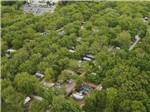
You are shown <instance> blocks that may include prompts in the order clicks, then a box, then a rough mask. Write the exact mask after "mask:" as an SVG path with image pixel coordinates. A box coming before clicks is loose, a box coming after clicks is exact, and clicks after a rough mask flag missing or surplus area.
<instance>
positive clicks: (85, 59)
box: [82, 54, 95, 61]
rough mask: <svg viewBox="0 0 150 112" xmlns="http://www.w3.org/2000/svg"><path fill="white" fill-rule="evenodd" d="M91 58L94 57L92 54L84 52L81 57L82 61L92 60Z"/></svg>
mask: <svg viewBox="0 0 150 112" xmlns="http://www.w3.org/2000/svg"><path fill="white" fill-rule="evenodd" d="M93 59H95V57H94V56H93V55H91V54H86V55H85V56H84V57H83V58H82V60H83V61H92V60H93Z"/></svg>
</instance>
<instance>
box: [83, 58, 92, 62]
mask: <svg viewBox="0 0 150 112" xmlns="http://www.w3.org/2000/svg"><path fill="white" fill-rule="evenodd" d="M83 60H86V61H91V58H88V57H83Z"/></svg>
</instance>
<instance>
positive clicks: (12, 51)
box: [7, 48, 16, 53]
mask: <svg viewBox="0 0 150 112" xmlns="http://www.w3.org/2000/svg"><path fill="white" fill-rule="evenodd" d="M14 52H16V50H15V49H12V48H10V49H7V53H14Z"/></svg>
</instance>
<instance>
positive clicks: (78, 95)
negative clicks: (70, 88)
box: [72, 92, 84, 100]
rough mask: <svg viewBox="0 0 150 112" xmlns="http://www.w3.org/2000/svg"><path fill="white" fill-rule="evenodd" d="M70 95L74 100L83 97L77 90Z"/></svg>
mask: <svg viewBox="0 0 150 112" xmlns="http://www.w3.org/2000/svg"><path fill="white" fill-rule="evenodd" d="M72 97H73V98H74V99H76V100H82V99H83V98H84V96H83V95H82V94H81V93H79V92H76V93H74V94H72Z"/></svg>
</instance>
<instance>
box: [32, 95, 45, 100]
mask: <svg viewBox="0 0 150 112" xmlns="http://www.w3.org/2000/svg"><path fill="white" fill-rule="evenodd" d="M31 97H32V98H33V99H36V100H39V101H42V100H43V98H42V97H40V96H36V95H32V96H31Z"/></svg>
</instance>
